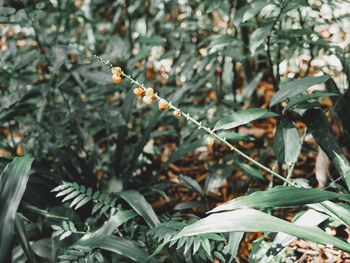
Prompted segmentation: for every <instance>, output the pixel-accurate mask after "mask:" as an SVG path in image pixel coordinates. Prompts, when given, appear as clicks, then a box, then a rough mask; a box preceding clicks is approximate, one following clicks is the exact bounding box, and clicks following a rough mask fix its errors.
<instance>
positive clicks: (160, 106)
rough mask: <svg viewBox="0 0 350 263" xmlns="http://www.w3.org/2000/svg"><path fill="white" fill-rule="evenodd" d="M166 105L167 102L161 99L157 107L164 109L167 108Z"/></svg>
mask: <svg viewBox="0 0 350 263" xmlns="http://www.w3.org/2000/svg"><path fill="white" fill-rule="evenodd" d="M168 106H169V104H168V102H167V101H166V100H164V99H161V100H160V101H159V109H160V110H164V109H166V108H168Z"/></svg>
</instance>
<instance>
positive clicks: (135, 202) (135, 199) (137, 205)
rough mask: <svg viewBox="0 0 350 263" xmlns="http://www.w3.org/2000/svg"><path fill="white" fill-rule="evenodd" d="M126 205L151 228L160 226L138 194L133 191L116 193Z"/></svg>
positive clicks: (150, 207)
mask: <svg viewBox="0 0 350 263" xmlns="http://www.w3.org/2000/svg"><path fill="white" fill-rule="evenodd" d="M118 194H119V195H120V197H122V198H123V199H124V200H125V201H126V202H128V204H129V205H130V206H131V207H132V208H133V209H134V210H135V211H136V213H138V214H139V215H140V216H142V217H143V219H145V221H146V223H147V224H148V225H149V226H150V227H151V228H153V227H155V226H157V225H159V224H160V221H159V219H158V217H157V215H156V213H155V212H154V210H153V208H152V206H151V205H150V204H149V203H148V202H147V200H146V199H145V198H144V197H143V195H141V194H140V193H139V192H137V191H135V190H128V191H123V192H120V193H118Z"/></svg>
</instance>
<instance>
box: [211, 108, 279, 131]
mask: <svg viewBox="0 0 350 263" xmlns="http://www.w3.org/2000/svg"><path fill="white" fill-rule="evenodd" d="M276 116H278V114H276V113H273V112H269V111H268V110H267V109H260V108H251V109H246V110H239V111H237V112H234V113H232V114H231V115H230V116H227V117H224V118H223V119H221V120H219V121H218V122H217V123H216V124H215V128H214V131H215V130H220V129H224V130H227V129H232V128H235V127H238V126H240V125H244V124H247V123H249V122H251V121H254V120H258V119H263V118H268V117H276Z"/></svg>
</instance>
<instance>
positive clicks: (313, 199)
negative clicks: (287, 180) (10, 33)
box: [208, 186, 350, 213]
mask: <svg viewBox="0 0 350 263" xmlns="http://www.w3.org/2000/svg"><path fill="white" fill-rule="evenodd" d="M336 198H341V199H345V200H349V198H350V195H349V194H338V193H335V192H330V191H326V190H321V189H316V188H297V187H289V186H277V187H274V188H272V189H271V190H269V191H258V192H255V193H252V194H250V195H248V196H241V197H238V198H235V199H233V200H231V201H228V202H226V203H224V204H222V205H219V206H218V207H215V208H214V209H212V210H210V211H209V212H208V213H214V212H219V211H226V210H235V209H241V208H256V209H258V208H267V207H289V206H301V205H306V204H313V203H319V202H323V201H326V200H331V199H336Z"/></svg>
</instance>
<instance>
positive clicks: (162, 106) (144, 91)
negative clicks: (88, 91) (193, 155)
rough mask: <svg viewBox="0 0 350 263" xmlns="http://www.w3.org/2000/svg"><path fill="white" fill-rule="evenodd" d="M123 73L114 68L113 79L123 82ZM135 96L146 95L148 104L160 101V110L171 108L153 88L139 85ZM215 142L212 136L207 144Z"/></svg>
mask: <svg viewBox="0 0 350 263" xmlns="http://www.w3.org/2000/svg"><path fill="white" fill-rule="evenodd" d="M121 73H122V69H121V68H120V67H114V68H112V74H113V77H112V78H113V80H114V81H115V82H121V81H122V77H121V76H120V75H121ZM134 94H135V95H143V94H144V96H143V98H142V100H143V102H144V103H146V104H151V103H152V101H153V99H154V98H155V99H156V100H158V106H159V109H160V110H164V109H166V108H168V107H169V103H168V102H167V101H166V100H165V99H162V98H159V96H157V95H156V94H154V90H153V89H152V88H144V87H142V86H141V85H139V86H138V88H135V89H134ZM173 115H174V116H175V117H180V116H181V113H180V111H178V110H174V112H173ZM214 142H215V138H214V137H211V136H208V137H207V144H208V145H209V146H212V145H214Z"/></svg>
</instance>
